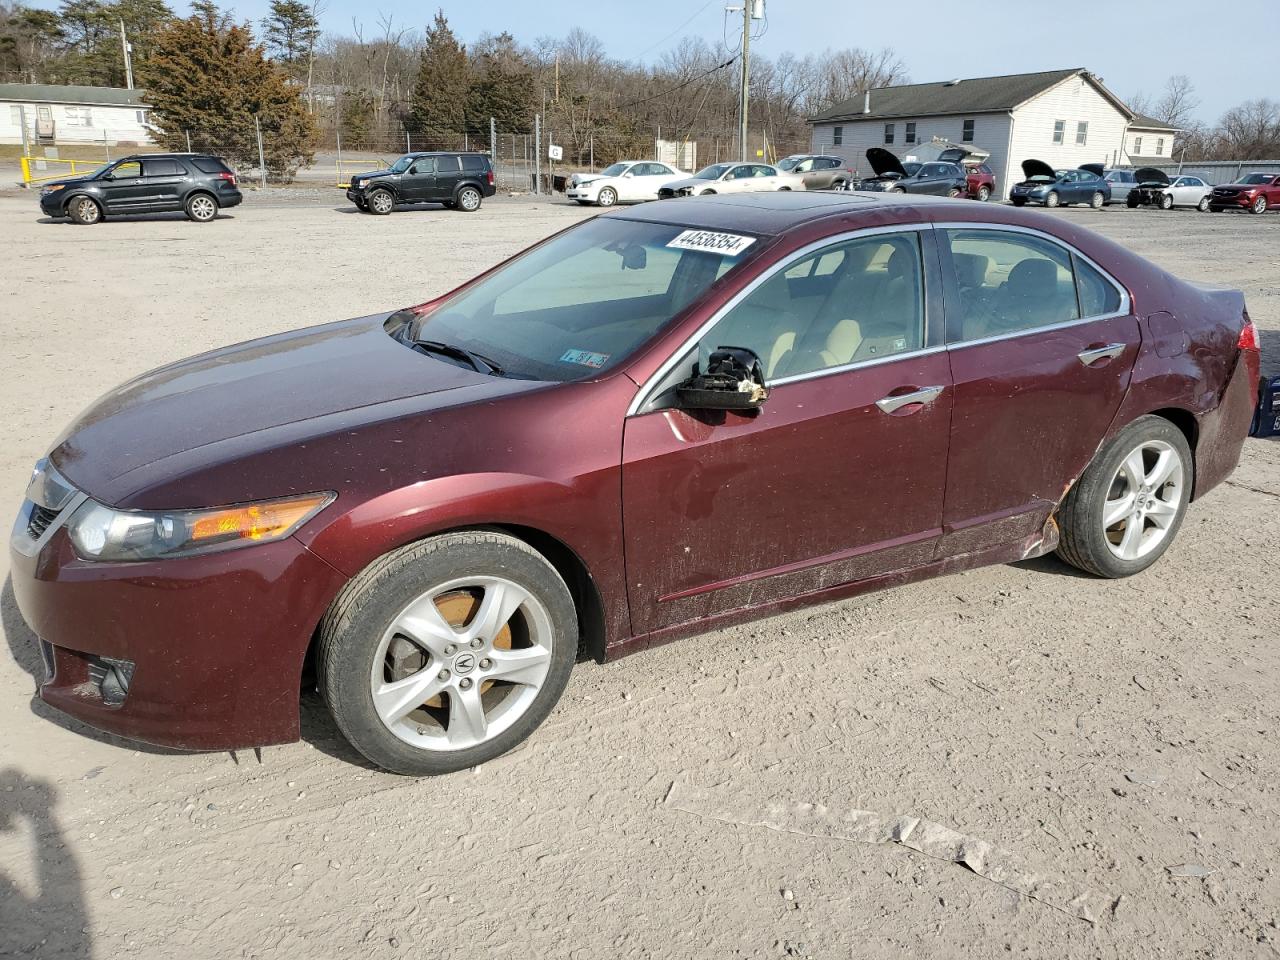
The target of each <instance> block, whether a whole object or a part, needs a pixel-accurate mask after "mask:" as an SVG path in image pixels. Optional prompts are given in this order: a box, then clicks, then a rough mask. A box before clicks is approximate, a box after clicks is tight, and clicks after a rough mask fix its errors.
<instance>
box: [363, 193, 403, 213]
mask: <svg viewBox="0 0 1280 960" xmlns="http://www.w3.org/2000/svg"><path fill="white" fill-rule="evenodd" d="M365 202H366V203H367V204H368V205H369V212H370V213H372V214H373V215H374V216H378V217H385V216H386V215H387V214H389V213H390V212H391V211H392V210H394V209H395V208H396V198H395V194H393V193H392V192H391V191H390V190H374V191H373V192H372V193H371V194H369V196H368V199H367V200H366V201H365Z"/></svg>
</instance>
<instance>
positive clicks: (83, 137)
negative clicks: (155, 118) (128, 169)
mask: <svg viewBox="0 0 1280 960" xmlns="http://www.w3.org/2000/svg"><path fill="white" fill-rule="evenodd" d="M148 109H149V108H148V105H147V102H146V99H145V97H144V95H143V93H142V91H141V90H123V89H121V88H119V87H74V86H55V85H53V84H43V83H0V143H22V142H23V140H22V131H23V123H24V121H25V124H26V133H27V143H28V144H29V145H30V146H32V147H36V146H40V145H42V144H48V145H54V144H70V143H103V142H106V143H108V144H113V145H114V144H124V145H127V146H141V145H144V144H149V143H151V142H152V139H151V134H150V132H149V131H148V130H147V128H146V120H147V110H148Z"/></svg>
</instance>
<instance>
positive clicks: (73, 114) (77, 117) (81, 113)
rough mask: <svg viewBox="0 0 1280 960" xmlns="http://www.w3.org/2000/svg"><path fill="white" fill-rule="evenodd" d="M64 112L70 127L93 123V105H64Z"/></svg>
mask: <svg viewBox="0 0 1280 960" xmlns="http://www.w3.org/2000/svg"><path fill="white" fill-rule="evenodd" d="M63 114H64V115H65V116H66V118H67V126H69V127H89V126H92V125H93V108H92V107H64V108H63Z"/></svg>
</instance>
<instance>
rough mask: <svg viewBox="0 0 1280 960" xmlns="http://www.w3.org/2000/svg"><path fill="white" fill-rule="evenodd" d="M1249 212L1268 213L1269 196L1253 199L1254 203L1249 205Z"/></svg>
mask: <svg viewBox="0 0 1280 960" xmlns="http://www.w3.org/2000/svg"><path fill="white" fill-rule="evenodd" d="M1249 212H1250V213H1266V212H1267V198H1266V197H1259V198H1258V199H1257V200H1255V201H1253V205H1252V206H1250V207H1249Z"/></svg>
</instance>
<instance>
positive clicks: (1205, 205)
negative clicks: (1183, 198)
mask: <svg viewBox="0 0 1280 960" xmlns="http://www.w3.org/2000/svg"><path fill="white" fill-rule="evenodd" d="M1196 209H1197V210H1199V211H1200V212H1201V213H1205V212H1207V211H1208V209H1209V198H1208V197H1201V198H1200V202H1199V203H1197V204H1196Z"/></svg>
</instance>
